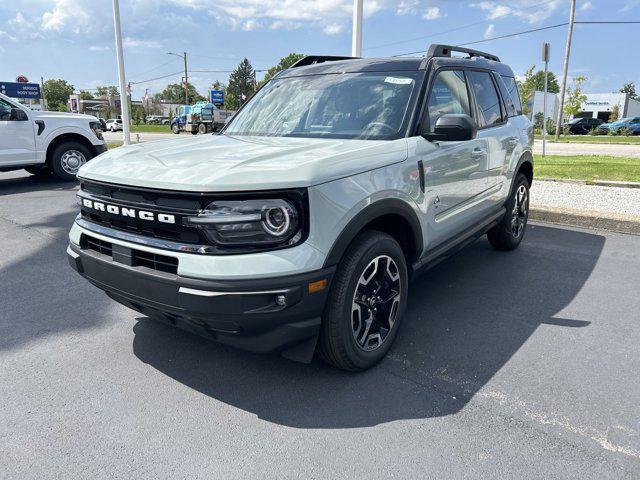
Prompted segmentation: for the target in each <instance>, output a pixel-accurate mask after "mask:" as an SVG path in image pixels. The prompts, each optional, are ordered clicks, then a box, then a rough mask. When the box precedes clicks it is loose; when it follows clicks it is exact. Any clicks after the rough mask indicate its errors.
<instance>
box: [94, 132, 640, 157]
mask: <svg viewBox="0 0 640 480" xmlns="http://www.w3.org/2000/svg"><path fill="white" fill-rule="evenodd" d="M103 135H104V138H105V140H107V142H121V141H122V132H115V133H112V132H105V133H104V134H103ZM138 135H139V136H140V138H139V141H140V142H149V141H151V140H169V139H172V138H178V137H186V136H191V134H189V133H184V132H183V133H181V134H180V135H175V134H173V133H132V134H131V141H132V142H137V141H138ZM533 152H534V153H536V154H541V153H542V140H536V141H535V145H534V147H533ZM547 154H549V155H567V156H571V155H610V156H613V157H640V145H616V144H605V143H552V142H547Z"/></svg>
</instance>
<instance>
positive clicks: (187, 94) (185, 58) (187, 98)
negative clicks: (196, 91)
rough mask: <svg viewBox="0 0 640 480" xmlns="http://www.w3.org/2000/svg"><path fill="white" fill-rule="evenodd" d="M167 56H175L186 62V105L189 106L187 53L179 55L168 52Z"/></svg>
mask: <svg viewBox="0 0 640 480" xmlns="http://www.w3.org/2000/svg"><path fill="white" fill-rule="evenodd" d="M167 55H174V56H176V57H180V58H182V59H183V60H184V104H185V105H189V77H188V72H187V52H183V53H182V55H180V54H179V53H173V52H167Z"/></svg>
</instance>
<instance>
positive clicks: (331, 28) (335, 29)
mask: <svg viewBox="0 0 640 480" xmlns="http://www.w3.org/2000/svg"><path fill="white" fill-rule="evenodd" d="M342 28H343V27H342V25H338V24H337V23H332V24H331V25H327V26H326V27H324V28H323V29H322V31H323V32H324V33H326V34H327V35H337V34H339V33H340V32H342Z"/></svg>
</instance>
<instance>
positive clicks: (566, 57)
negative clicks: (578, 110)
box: [556, 0, 576, 140]
mask: <svg viewBox="0 0 640 480" xmlns="http://www.w3.org/2000/svg"><path fill="white" fill-rule="evenodd" d="M575 16H576V0H571V13H570V14H569V32H568V33H567V49H566V50H565V53H564V70H563V72H562V88H561V90H560V110H558V117H557V122H556V140H559V139H560V124H561V123H562V113H563V110H564V95H565V93H566V91H567V74H568V73H569V56H570V55H571V37H572V36H573V21H574V18H575Z"/></svg>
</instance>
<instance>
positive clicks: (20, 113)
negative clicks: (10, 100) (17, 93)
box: [9, 108, 29, 122]
mask: <svg viewBox="0 0 640 480" xmlns="http://www.w3.org/2000/svg"><path fill="white" fill-rule="evenodd" d="M9 120H11V121H14V122H26V121H27V120H29V117H28V116H27V113H26V112H25V111H24V110H21V109H20V108H12V109H11V116H10V117H9Z"/></svg>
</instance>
